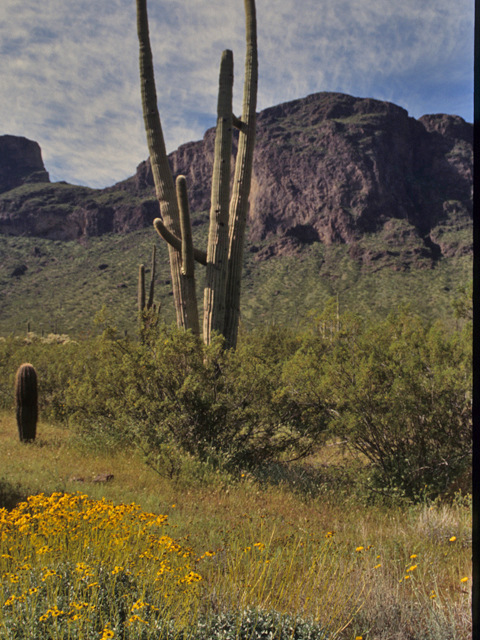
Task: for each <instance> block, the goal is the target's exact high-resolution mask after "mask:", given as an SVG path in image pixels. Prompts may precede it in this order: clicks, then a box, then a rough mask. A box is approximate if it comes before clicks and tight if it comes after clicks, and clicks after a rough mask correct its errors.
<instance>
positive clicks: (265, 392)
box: [65, 325, 324, 469]
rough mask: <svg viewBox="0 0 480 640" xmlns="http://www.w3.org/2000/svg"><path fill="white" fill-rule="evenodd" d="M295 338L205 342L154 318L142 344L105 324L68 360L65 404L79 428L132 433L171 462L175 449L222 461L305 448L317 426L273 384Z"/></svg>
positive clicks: (231, 464)
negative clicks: (87, 347)
mask: <svg viewBox="0 0 480 640" xmlns="http://www.w3.org/2000/svg"><path fill="white" fill-rule="evenodd" d="M269 341H270V342H269ZM262 345H263V347H262ZM296 346H297V345H296V342H295V339H294V338H293V337H292V336H291V334H290V333H288V332H287V333H284V334H282V333H281V332H280V331H277V330H274V329H272V330H271V331H270V332H267V333H266V334H261V335H259V336H255V335H254V336H253V338H252V340H250V339H249V340H247V341H245V342H244V343H243V344H242V345H241V346H240V347H239V349H238V350H237V351H228V352H226V351H224V349H223V343H222V339H221V338H220V337H217V338H216V339H214V340H212V342H211V344H210V345H208V346H207V345H204V344H203V343H202V342H201V341H200V340H199V339H198V338H197V337H195V336H194V335H193V334H191V333H190V332H184V331H181V330H179V329H177V328H176V327H174V326H172V327H167V326H165V325H161V326H158V327H153V328H152V329H151V331H150V332H149V333H148V335H145V339H144V342H143V344H140V343H138V342H133V341H130V340H128V339H123V338H122V339H117V338H116V337H115V336H114V334H113V333H112V332H111V331H108V332H106V333H105V334H104V336H103V337H102V338H100V339H98V341H97V342H96V344H95V345H94V349H95V358H91V357H89V358H88V360H87V359H85V360H84V361H83V362H82V363H79V362H77V363H76V364H75V365H74V367H76V369H74V371H73V373H72V376H71V380H70V381H69V386H68V389H67V391H66V393H65V399H66V412H67V413H68V414H69V415H70V416H71V419H72V420H73V421H74V422H75V423H77V424H79V425H80V426H81V429H82V432H83V433H84V434H85V435H88V436H91V437H94V438H99V439H103V440H104V441H107V442H110V443H112V444H114V443H120V442H130V443H132V444H134V445H136V446H138V447H139V448H140V449H141V450H142V451H143V452H144V453H145V455H146V457H147V460H148V462H149V463H150V464H152V465H153V466H155V465H157V466H160V467H161V466H162V465H165V464H167V466H170V467H171V468H172V469H173V468H174V467H175V459H178V456H179V455H180V453H182V452H183V453H185V454H188V455H192V456H195V457H197V458H198V459H199V460H201V461H204V462H206V461H210V462H213V463H214V464H221V465H222V466H223V467H224V468H226V469H235V468H239V467H245V468H248V467H251V466H255V465H258V464H259V463H262V462H265V461H267V460H272V459H275V458H278V457H279V456H281V455H283V454H286V453H288V452H293V455H294V456H295V457H298V456H301V455H305V454H306V453H307V452H308V451H310V450H311V448H312V446H313V444H314V442H315V441H317V439H318V437H319V434H320V433H321V429H320V428H318V427H317V428H316V429H313V428H312V427H311V425H310V423H309V421H308V420H307V419H306V417H305V416H304V412H303V409H302V407H301V406H300V405H299V404H298V403H297V402H296V401H295V399H293V398H291V397H290V396H288V394H287V393H286V392H285V391H284V390H282V389H280V388H279V380H280V378H281V370H282V366H283V362H284V360H285V359H286V357H287V355H291V354H293V353H294V352H295V349H296ZM315 424H316V425H318V424H321V425H324V422H323V423H322V422H321V420H319V418H318V416H317V417H316V420H315Z"/></svg>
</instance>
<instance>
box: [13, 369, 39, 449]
mask: <svg viewBox="0 0 480 640" xmlns="http://www.w3.org/2000/svg"><path fill="white" fill-rule="evenodd" d="M15 405H16V414H17V426H18V435H19V437H20V441H21V442H33V440H35V436H36V435H37V420H38V385H37V372H36V371H35V369H34V367H33V366H32V365H31V364H29V363H28V362H26V363H24V364H22V365H21V366H20V367H19V369H18V371H17V375H16V378H15Z"/></svg>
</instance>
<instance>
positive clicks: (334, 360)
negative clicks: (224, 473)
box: [284, 307, 472, 499]
mask: <svg viewBox="0 0 480 640" xmlns="http://www.w3.org/2000/svg"><path fill="white" fill-rule="evenodd" d="M470 330H471V326H470V325H467V326H466V327H465V329H464V330H463V331H462V332H461V333H454V334H449V333H447V332H446V331H445V330H444V329H443V328H442V326H441V325H439V324H435V325H429V324H428V323H425V322H424V321H422V320H421V319H420V318H418V317H416V316H414V315H413V314H411V313H409V312H408V311H402V312H399V313H397V314H391V315H390V316H389V317H388V318H387V319H386V320H385V321H383V322H381V323H377V324H374V325H373V324H371V325H367V324H365V323H364V322H363V321H362V320H361V319H360V318H358V317H355V316H353V315H345V316H343V317H342V318H340V319H337V318H336V317H335V315H334V313H333V308H332V307H330V308H329V309H327V310H326V312H325V313H324V314H323V315H322V316H320V317H319V318H318V319H317V322H316V324H315V326H314V327H313V328H312V330H311V331H310V332H309V333H308V334H306V335H305V337H304V341H303V345H302V347H301V348H300V349H299V350H298V352H297V353H296V354H295V356H294V357H293V358H292V359H291V361H290V363H289V365H288V367H287V368H286V369H285V371H284V382H285V383H286V384H287V385H288V386H289V387H290V388H291V389H292V390H294V391H295V392H296V393H297V395H298V397H299V401H301V402H303V403H304V404H309V405H310V407H311V408H312V410H315V409H318V410H319V411H321V412H323V411H325V410H326V411H327V412H328V413H329V415H330V421H329V430H330V432H331V434H332V435H335V436H336V437H341V438H342V439H343V441H344V443H345V445H346V446H348V447H349V448H350V449H351V450H352V451H354V452H357V453H359V454H362V455H363V456H364V457H365V459H366V460H367V461H369V462H370V464H371V467H370V469H369V473H368V482H369V487H370V490H371V491H372V493H380V494H383V495H390V496H392V495H397V496H404V497H407V498H409V499H419V498H420V497H425V496H426V495H429V496H431V497H433V496H435V495H438V494H440V493H442V492H444V491H446V489H447V488H448V487H449V485H450V484H451V483H452V482H453V481H454V479H455V478H457V477H458V476H459V475H460V474H462V473H463V472H464V471H465V470H466V469H467V468H468V467H469V465H470V455H471V435H472V422H471V402H472V397H471V375H472V370H471V334H470Z"/></svg>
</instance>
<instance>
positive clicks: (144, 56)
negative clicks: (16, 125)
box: [137, 0, 258, 348]
mask: <svg viewBox="0 0 480 640" xmlns="http://www.w3.org/2000/svg"><path fill="white" fill-rule="evenodd" d="M244 2H245V16H246V40H247V55H246V64H245V86H244V95H243V110H242V118H241V119H239V118H237V117H236V116H235V115H234V114H233V113H232V85H233V55H232V52H231V51H229V50H226V51H224V52H223V54H222V60H221V65H220V81H219V96H218V107H217V114H218V115H217V131H216V140H215V158H214V168H213V180H212V199H211V200H212V201H211V209H210V231H209V237H208V248H207V252H206V254H205V252H204V251H201V250H199V249H196V248H194V247H193V245H192V244H191V239H190V236H191V229H190V222H189V218H188V199H187V190H186V182H185V179H184V178H183V176H182V177H181V178H182V179H181V185H179V184H178V183H177V194H176V195H177V197H175V189H174V183H173V177H172V174H171V171H170V167H169V164H168V158H167V154H166V149H165V142H164V138H163V132H162V128H161V124H160V116H159V113H158V107H157V97H156V91H155V79H154V73H153V61H152V52H151V48H150V40H149V33H148V17H147V5H146V0H137V31H138V38H139V45H140V80H141V90H142V105H143V114H144V122H145V130H146V134H147V143H148V149H149V152H150V162H151V165H152V173H153V178H154V182H155V189H156V193H157V198H158V201H159V204H160V214H161V216H162V218H161V219H160V218H156V219H155V220H154V226H155V229H156V230H157V231H158V233H159V234H160V235H161V236H162V237H163V238H164V240H166V241H167V243H168V246H169V255H170V267H171V272H172V284H173V295H174V301H175V308H176V313H177V324H178V325H179V326H181V327H185V328H186V329H189V328H190V329H192V331H193V332H194V333H198V332H199V326H198V310H197V299H196V294H195V279H194V274H193V259H194V260H195V261H197V262H199V263H200V264H204V265H206V267H207V274H206V287H205V294H204V321H203V338H204V340H205V342H207V343H209V342H210V340H211V336H212V332H214V331H217V332H219V333H223V335H224V336H225V339H226V347H227V348H234V347H235V346H236V341H237V333H238V323H239V318H240V283H241V275H242V267H243V247H244V242H245V226H246V219H247V212H248V196H249V193H250V184H251V174H252V159H253V148H254V144H255V109H256V100H257V84H258V59H257V35H256V17H255V0H244ZM233 126H235V127H237V128H238V129H239V131H240V134H239V146H238V153H237V160H236V165H235V178H234V186H233V192H232V197H231V199H230V202H229V198H230V193H229V191H230V158H231V151H232V127H233ZM179 210H181V211H182V213H181V215H182V223H180V214H179ZM185 212H186V213H185ZM187 247H188V249H187ZM192 256H193V259H192ZM187 263H188V264H187Z"/></svg>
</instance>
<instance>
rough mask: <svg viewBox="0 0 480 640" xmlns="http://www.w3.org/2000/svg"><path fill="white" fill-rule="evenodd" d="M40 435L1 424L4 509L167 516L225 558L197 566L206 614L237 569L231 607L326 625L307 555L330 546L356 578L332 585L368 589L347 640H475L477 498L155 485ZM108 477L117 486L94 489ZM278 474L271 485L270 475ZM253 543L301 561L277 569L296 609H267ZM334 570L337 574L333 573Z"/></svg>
mask: <svg viewBox="0 0 480 640" xmlns="http://www.w3.org/2000/svg"><path fill="white" fill-rule="evenodd" d="M37 433H38V436H37V441H36V442H35V443H34V444H29V445H26V444H21V443H20V442H18V437H17V434H16V425H15V420H14V416H13V415H12V414H10V413H6V414H2V415H1V416H0V468H1V470H2V472H1V476H0V491H1V492H2V493H3V500H4V502H5V503H6V506H9V505H8V500H11V501H15V500H16V499H19V498H21V497H22V496H23V497H25V496H27V495H31V494H36V493H40V492H44V493H45V494H50V493H52V492H54V491H64V492H68V493H74V492H76V491H81V492H82V493H86V494H88V495H89V496H91V497H93V498H97V499H99V498H102V497H105V498H106V499H109V500H112V501H113V502H114V503H117V504H118V503H125V504H128V503H131V502H136V503H137V504H140V505H141V507H142V508H143V509H144V510H146V511H152V512H155V513H165V514H168V516H169V522H170V526H171V527H172V528H173V530H172V531H171V534H172V535H174V537H175V538H176V539H178V540H180V541H181V542H183V543H185V544H187V543H188V545H189V546H192V547H193V548H194V549H195V551H196V553H197V554H198V556H199V557H200V556H201V555H202V554H204V553H205V551H211V552H215V554H216V555H215V556H214V558H217V560H215V561H211V560H210V558H209V556H206V557H205V556H204V557H203V559H202V560H201V561H199V565H198V570H199V572H200V573H202V575H204V576H205V585H209V589H210V591H209V594H206V596H205V597H206V601H208V603H209V604H208V606H209V607H215V606H217V605H216V604H215V598H217V599H218V598H219V597H220V598H221V599H222V598H223V596H222V592H221V589H222V588H224V589H226V588H227V587H226V586H225V585H226V583H225V582H223V583H222V580H224V578H223V577H222V576H225V573H226V571H227V570H228V571H230V572H238V576H240V575H241V574H242V572H243V574H242V575H243V577H242V579H241V580H240V579H238V580H233V581H230V582H229V583H228V584H229V585H230V586H229V587H228V588H229V589H230V591H229V592H228V594H227V592H226V591H225V592H224V594H223V595H224V596H225V598H227V599H229V600H231V601H232V602H239V601H240V600H242V601H243V602H244V603H245V604H246V605H247V604H254V603H255V601H256V602H257V604H263V605H264V606H266V607H268V606H271V605H275V606H276V607H277V608H280V609H281V608H282V607H283V608H286V607H288V606H290V607H295V608H296V609H299V610H300V611H302V612H305V613H307V614H311V615H313V616H315V615H318V602H319V601H318V598H317V599H315V598H314V597H311V599H310V600H308V598H309V597H310V596H308V594H307V591H308V589H309V588H311V585H312V584H313V583H310V587H307V586H305V584H304V583H302V580H301V579H302V577H303V576H304V575H305V574H306V572H308V566H309V555H308V553H310V552H307V551H306V550H307V549H313V548H314V546H315V545H314V544H313V542H312V541H317V543H318V544H320V543H322V544H323V543H324V542H325V540H326V539H329V540H331V541H332V544H334V548H335V558H336V559H337V560H338V559H340V558H344V559H349V560H348V562H346V564H345V565H344V566H343V568H346V567H347V565H348V570H349V571H351V573H349V574H348V575H349V577H348V579H347V577H346V574H345V575H344V574H343V573H342V571H343V569H342V567H340V565H339V567H338V571H339V573H338V576H339V577H341V578H342V579H341V580H340V581H337V582H335V581H334V582H332V583H331V585H333V584H337V588H339V587H338V585H340V584H344V585H346V586H345V587H344V591H343V593H344V595H345V598H347V597H351V598H352V600H351V602H354V600H355V598H356V597H357V595H358V593H359V592H360V590H361V589H362V588H363V593H362V596H361V602H363V606H362V608H361V609H360V611H359V612H358V613H357V614H356V616H355V617H354V619H353V620H352V621H351V622H350V624H349V625H348V626H347V627H346V629H345V630H344V631H343V632H342V634H341V635H340V637H342V638H345V639H347V638H348V639H350V638H352V637H353V638H355V637H356V636H358V635H361V636H363V638H364V639H365V640H366V639H367V638H368V639H369V640H372V639H374V638H375V639H378V640H387V638H388V639H396V640H407V639H410V640H411V639H413V638H424V637H427V636H426V635H425V634H426V630H428V633H430V636H428V637H432V638H438V639H439V640H440V639H443V640H445V639H446V638H450V637H451V638H460V639H462V640H463V639H465V640H466V639H467V638H468V637H469V634H470V633H471V630H470V629H471V615H470V601H471V600H470V599H471V548H470V547H471V507H470V505H469V503H468V500H465V499H461V497H459V496H457V499H456V501H455V502H454V503H453V504H450V505H447V504H435V505H433V506H425V505H420V506H416V507H409V508H400V507H395V508H393V507H392V508H387V507H366V506H362V505H361V504H358V503H356V501H355V499H353V498H352V497H350V498H349V497H348V496H345V495H344V496H342V497H338V496H337V497H336V496H334V495H332V494H331V492H330V493H328V492H327V493H320V494H318V495H315V494H314V493H313V492H312V491H310V492H306V493H305V492H304V493H302V492H296V491H295V490H294V488H295V485H293V484H292V483H293V482H295V480H293V481H292V479H291V478H292V475H291V473H290V476H288V477H287V471H288V470H285V469H283V471H282V470H281V472H279V471H278V470H276V473H277V479H278V477H279V474H280V480H279V481H278V482H276V483H274V482H267V481H266V478H265V477H264V478H260V479H259V478H255V477H253V476H251V475H249V474H244V475H243V477H242V476H241V475H240V477H238V478H231V477H228V476H225V475H223V474H222V473H214V472H212V471H208V472H205V473H204V475H203V476H202V475H201V473H200V472H199V470H198V468H197V467H195V466H192V467H191V471H192V474H191V477H190V478H189V476H188V473H189V469H188V465H187V470H186V472H185V475H184V476H183V477H182V479H180V480H179V481H177V482H173V481H171V480H169V479H168V478H163V477H160V476H159V475H157V474H156V473H155V472H154V471H152V470H151V469H149V468H148V467H146V466H145V465H144V464H143V462H142V460H141V459H140V457H138V456H137V455H136V454H135V453H132V452H130V451H123V452H122V451H115V452H113V453H112V452H108V451H105V450H103V449H97V450H94V449H92V448H88V447H86V446H85V445H82V444H81V443H79V442H78V441H76V440H75V438H74V436H73V435H72V433H71V432H70V431H67V430H65V429H62V428H59V427H55V426H51V425H48V424H44V423H40V424H39V426H38V432H37ZM339 456H340V453H339V452H338V448H335V447H332V448H328V449H325V450H323V451H322V452H320V453H319V454H318V456H317V457H316V458H314V459H312V460H310V461H309V462H308V465H307V466H304V467H300V468H297V470H296V471H295V473H296V476H295V473H294V474H293V476H294V477H297V478H302V477H303V476H302V469H303V470H305V469H307V470H308V469H309V468H310V469H311V468H321V469H323V472H324V473H325V474H328V468H329V465H332V464H333V463H338V462H339V461H340V458H339ZM322 465H323V466H322ZM281 473H283V474H284V475H283V476H281ZM100 474H111V475H113V476H114V477H113V479H112V480H110V481H108V482H93V479H94V477H95V476H97V475H100ZM267 476H268V474H267ZM270 476H271V477H273V476H274V472H273V471H272V470H270ZM75 477H77V478H79V477H81V478H84V481H83V482H81V481H79V480H78V479H77V480H75V479H74V478H75ZM287 480H288V481H287ZM299 481H300V480H299ZM292 487H293V489H292ZM1 499H2V494H0V500H1ZM0 506H1V503H0ZM326 536H327V538H326ZM256 542H261V543H264V544H267V543H268V545H269V548H270V549H271V551H272V553H273V551H274V550H276V552H278V553H280V554H281V553H282V549H284V550H285V549H290V551H291V553H290V555H288V554H287V555H286V556H285V558H286V557H287V556H288V557H290V558H293V557H295V558H296V560H295V562H294V563H293V564H292V565H291V566H290V568H289V569H288V567H284V568H283V569H281V568H280V565H278V576H277V578H276V579H277V580H279V581H280V582H279V583H282V580H283V581H287V583H288V585H289V586H290V588H291V589H292V593H294V594H295V597H296V599H295V604H294V602H293V600H292V599H291V598H290V599H289V598H285V597H283V596H282V597H278V598H277V600H276V601H275V602H274V598H273V596H272V595H270V596H269V598H268V599H266V600H265V602H263V601H261V598H260V596H259V593H260V592H259V588H260V587H259V585H261V580H260V582H258V581H257V582H255V580H256V578H255V575H256V574H254V573H253V574H252V573H248V572H252V571H254V570H256V569H255V564H252V565H249V564H248V562H247V561H246V559H247V556H248V553H247V552H244V551H243V549H245V548H247V547H252V546H253V545H254V544H255V543H256ZM295 545H296V546H295ZM316 548H318V546H317V547H316ZM294 549H296V551H295V552H294V551H292V550H294ZM250 551H251V550H249V553H250ZM242 554H244V555H242ZM305 554H306V555H305ZM237 556H238V557H237ZM272 557H277V561H278V562H280V564H282V562H281V556H275V554H274V553H273V555H272ZM312 557H313V556H312ZM212 558H213V556H212ZM222 558H223V559H224V563H223V565H222ZM352 559H355V563H354V564H352V563H351V562H353V560H352ZM225 563H226V564H225ZM349 563H350V564H349ZM283 564H285V563H283ZM324 569H325V567H324ZM319 571H320V569H319ZM325 571H326V574H328V575H329V576H331V575H333V574H332V571H331V568H330V569H328V571H327V570H326V569H325ZM275 575H277V574H275ZM406 576H408V577H406ZM257 578H258V575H257ZM465 578H468V579H467V580H464V579H465ZM262 579H263V578H262ZM462 580H463V581H462ZM222 584H223V587H222ZM255 584H256V586H251V587H248V586H247V585H255ZM302 584H303V586H302ZM219 589H220V591H219ZM265 593H267V591H265ZM213 594H217V595H216V596H214V595H213ZM219 594H220V596H219ZM347 594H348V595H347ZM239 598H240V600H239ZM255 599H256V600H255ZM259 600H260V602H259ZM289 603H290V604H289Z"/></svg>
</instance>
